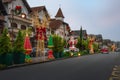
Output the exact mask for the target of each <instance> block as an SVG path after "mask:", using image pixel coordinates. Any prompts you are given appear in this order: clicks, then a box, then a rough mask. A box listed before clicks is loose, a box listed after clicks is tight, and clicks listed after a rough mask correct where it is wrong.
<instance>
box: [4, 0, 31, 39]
mask: <svg viewBox="0 0 120 80" xmlns="http://www.w3.org/2000/svg"><path fill="white" fill-rule="evenodd" d="M2 2H3V4H4V6H5V9H6V11H7V13H8V16H6V17H5V20H6V21H7V22H6V24H5V26H6V27H8V29H9V32H10V36H11V39H12V40H14V39H15V37H16V35H17V32H18V30H26V29H27V28H29V27H31V26H30V25H31V24H32V21H31V18H30V15H29V13H30V12H31V9H30V6H29V5H28V3H27V1H26V0H2Z"/></svg>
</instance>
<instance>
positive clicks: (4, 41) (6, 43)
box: [0, 28, 12, 54]
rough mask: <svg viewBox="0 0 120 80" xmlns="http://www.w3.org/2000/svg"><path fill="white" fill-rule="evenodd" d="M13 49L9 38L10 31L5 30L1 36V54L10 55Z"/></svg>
mask: <svg viewBox="0 0 120 80" xmlns="http://www.w3.org/2000/svg"><path fill="white" fill-rule="evenodd" d="M11 49H12V45H11V41H10V38H9V36H8V30H7V29H6V28H5V29H4V31H3V34H2V35H1V36H0V54H6V53H9V52H10V51H11Z"/></svg>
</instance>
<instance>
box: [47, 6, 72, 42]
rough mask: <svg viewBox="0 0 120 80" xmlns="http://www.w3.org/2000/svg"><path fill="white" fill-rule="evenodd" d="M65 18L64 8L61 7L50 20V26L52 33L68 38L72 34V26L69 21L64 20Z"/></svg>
mask: <svg viewBox="0 0 120 80" xmlns="http://www.w3.org/2000/svg"><path fill="white" fill-rule="evenodd" d="M64 18H65V17H64V15H63V13H62V10H61V8H59V10H58V12H57V14H56V16H55V18H54V19H51V20H50V24H49V27H50V32H51V33H52V34H57V35H59V36H61V37H62V38H64V39H65V40H68V39H69V35H70V26H69V24H68V23H66V22H64Z"/></svg>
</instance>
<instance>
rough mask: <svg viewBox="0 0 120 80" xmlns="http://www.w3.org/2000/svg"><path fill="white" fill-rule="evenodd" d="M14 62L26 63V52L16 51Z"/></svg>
mask: <svg viewBox="0 0 120 80" xmlns="http://www.w3.org/2000/svg"><path fill="white" fill-rule="evenodd" d="M13 59H14V64H22V63H25V54H24V53H20V52H18V53H14V58H13Z"/></svg>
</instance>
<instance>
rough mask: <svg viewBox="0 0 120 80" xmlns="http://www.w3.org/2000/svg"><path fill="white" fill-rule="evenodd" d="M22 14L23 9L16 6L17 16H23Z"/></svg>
mask: <svg viewBox="0 0 120 80" xmlns="http://www.w3.org/2000/svg"><path fill="white" fill-rule="evenodd" d="M21 12H22V7H21V6H16V7H15V14H16V15H19V14H21Z"/></svg>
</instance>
